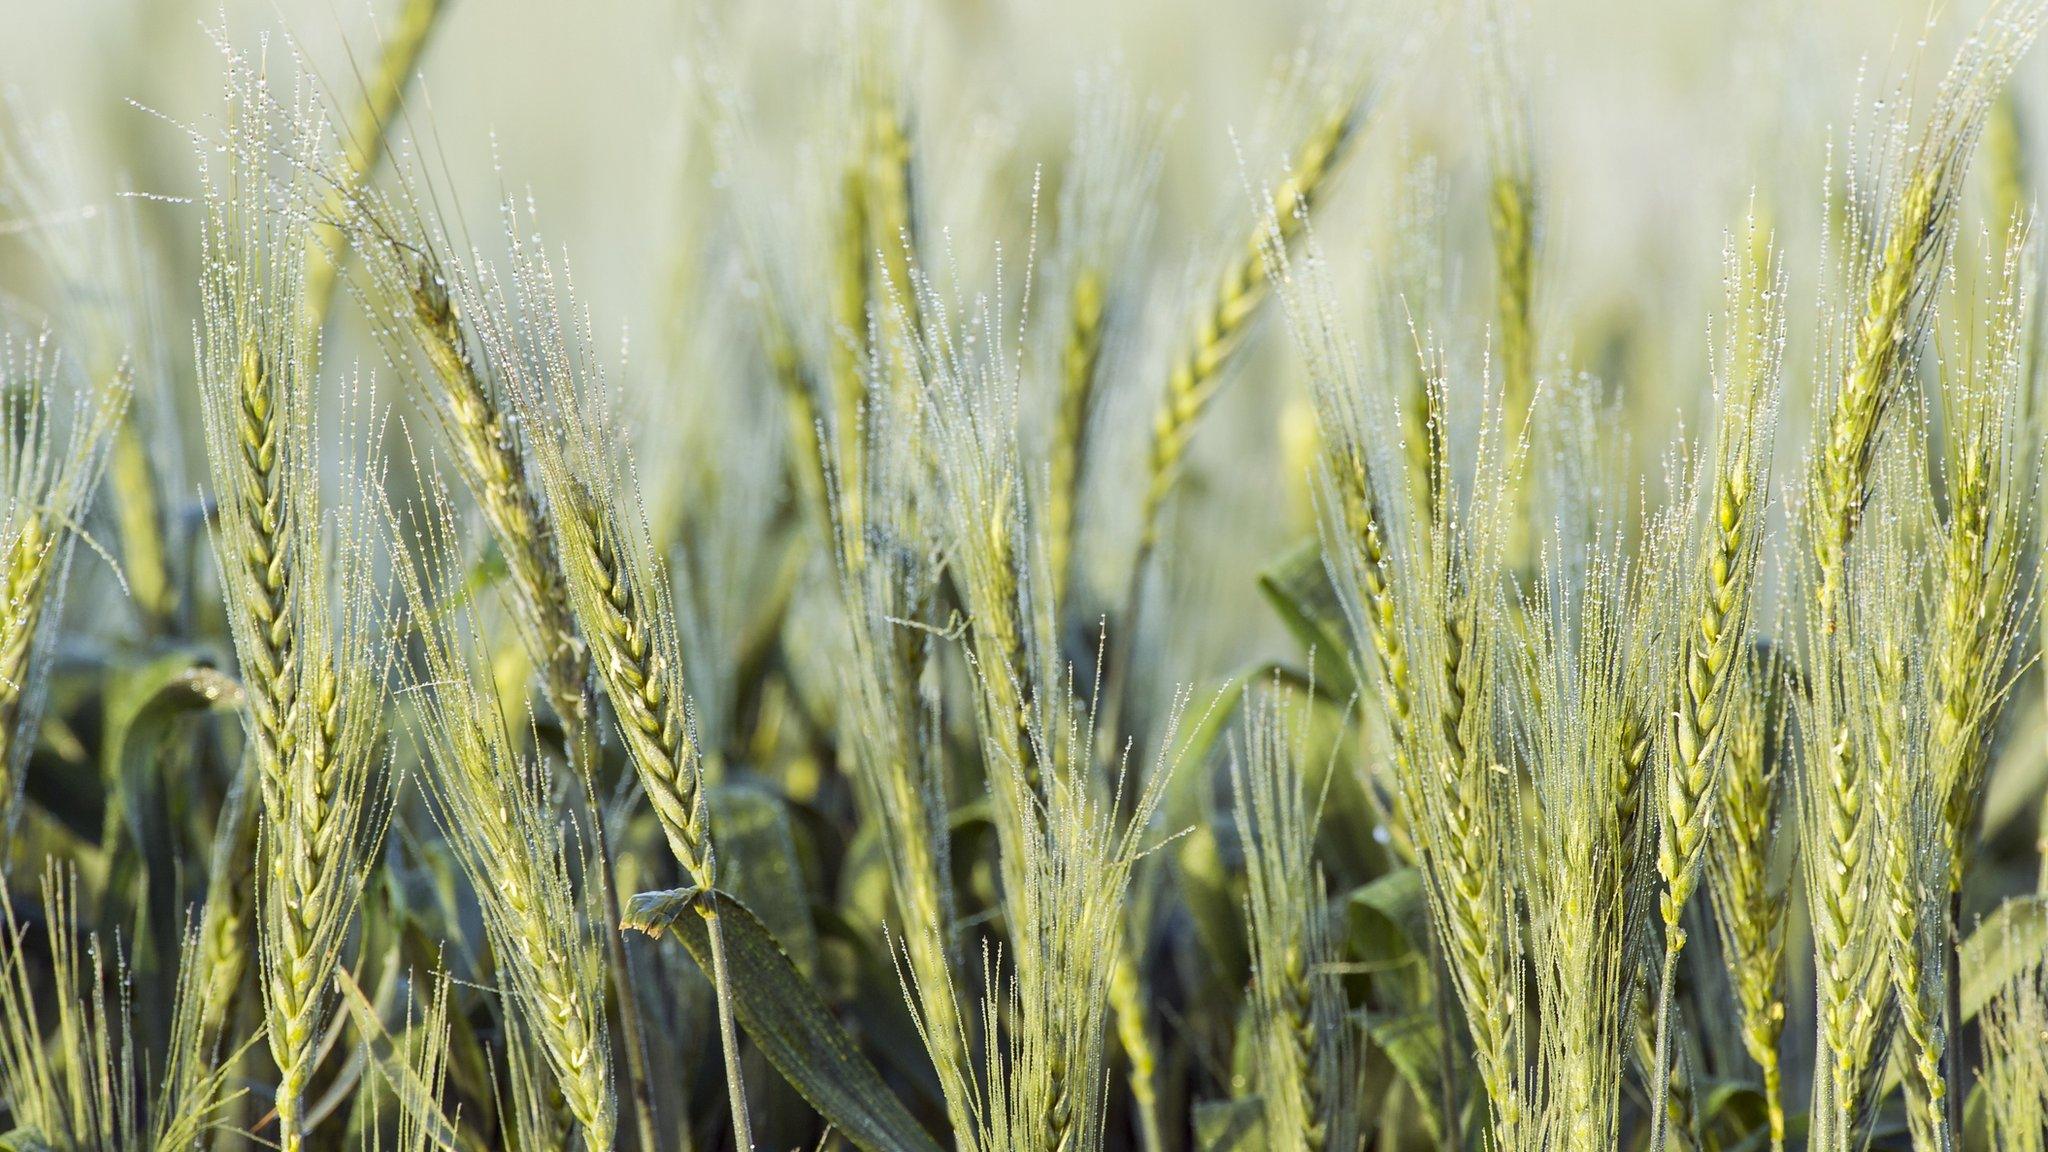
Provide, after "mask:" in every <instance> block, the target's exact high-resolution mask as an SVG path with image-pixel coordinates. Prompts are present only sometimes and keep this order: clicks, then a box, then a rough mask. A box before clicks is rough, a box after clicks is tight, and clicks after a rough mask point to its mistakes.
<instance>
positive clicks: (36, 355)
mask: <svg viewBox="0 0 2048 1152" xmlns="http://www.w3.org/2000/svg"><path fill="white" fill-rule="evenodd" d="M65 368H66V365H65V363H64V361H63V358H62V357H61V356H60V355H59V354H58V352H57V349H56V346H55V344H54V342H53V340H52V339H51V337H50V336H49V334H48V333H43V334H41V335H39V336H36V337H34V338H32V339H28V340H25V341H17V340H16V339H15V338H14V337H13V336H11V335H10V336H8V337H7V338H6V339H5V340H4V342H0V391H4V393H5V398H4V400H0V419H4V422H5V424H6V426H7V427H8V428H10V429H15V430H17V431H15V432H13V433H10V434H9V435H8V436H7V437H6V438H5V440H4V442H0V485H4V491H0V500H4V501H5V504H4V507H0V861H4V860H5V859H6V854H7V852H8V848H9V845H10V844H11V842H12V840H13V828H14V809H15V802H16V798H17V797H18V795H19V794H20V792H21V786H22V778H23V775H24V770H25V769H26V767H27V765H28V757H29V753H30V751H31V750H32V749H33V748H34V745H35V733H36V725H37V724H38V722H39V721H40V718H41V716H40V714H41V711H42V693H43V679H44V672H45V669H46V666H47V664H48V662H49V658H50V654H51V644H52V641H53V639H54V635H55V629H56V625H57V622H58V618H59V617H60V616H61V615H62V614H63V598H64V584H65V577H66V575H67V573H68V572H69V570H70V566H71V551H72V546H73V544H74V543H75V542H76V541H77V539H78V535H79V533H80V531H81V528H80V525H81V524H82V523H83V521H84V520H85V516H86V513H87V511H88V510H89V509H90V508H91V506H92V500H93V496H94V495H95V493H96V491H97V489H98V486H99V479H100V475H101V473H102V472H103V471H104V469H105V466H106V460H107V450H108V446H109V444H110V443H111V441H112V440H113V436H114V432H115V429H116V428H117V427H118V426H119V425H120V423H121V421H122V418H123V416H124V415H125V413H126V412H127V405H128V399H129V395H130V391H131V390H130V387H129V378H128V372H127V368H126V365H122V366H120V367H119V368H118V369H117V370H116V371H115V373H114V375H113V376H112V377H111V378H110V379H109V380H108V381H107V382H106V383H105V385H104V386H103V387H101V388H99V389H89V388H79V389H77V390H76V391H75V392H74V393H73V395H72V397H71V399H70V403H69V404H68V405H66V404H64V402H62V401H60V400H59V399H58V398H57V397H56V396H55V395H53V394H52V389H53V388H54V387H56V386H57V385H58V384H59V382H60V380H61V379H62V378H63V377H64V376H65V375H66V374H67V373H66V371H65ZM67 408H68V411H67ZM4 867H5V864H4V863H0V869H4Z"/></svg>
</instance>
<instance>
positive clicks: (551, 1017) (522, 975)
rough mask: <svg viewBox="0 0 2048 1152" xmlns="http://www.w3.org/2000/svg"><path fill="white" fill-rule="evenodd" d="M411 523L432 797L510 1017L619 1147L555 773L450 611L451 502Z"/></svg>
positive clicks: (587, 1137)
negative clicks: (495, 962)
mask: <svg viewBox="0 0 2048 1152" xmlns="http://www.w3.org/2000/svg"><path fill="white" fill-rule="evenodd" d="M427 491H428V493H429V497H428V498H429V501H430V503H428V504H427V505H426V506H424V507H422V508H420V509H418V510H417V511H416V512H415V514H414V515H413V517H412V518H411V519H412V523H413V525H414V528H415V531H414V533H413V536H414V539H415V540H416V541H417V544H416V545H415V547H416V549H417V553H416V555H415V557H414V558H413V559H412V560H411V561H410V562H402V563H401V564H400V565H399V571H400V576H401V578H402V580H403V581H404V583H405V586H406V595H407V598H408V600H409V602H410V603H411V605H412V608H413V616H414V619H415V620H418V621H419V622H420V626H419V628H418V632H417V635H418V637H419V641H420V650H421V654H422V657H423V668H422V669H420V670H419V672H418V673H417V674H416V675H415V682H414V685H413V688H414V692H415V698H416V700H417V701H418V709H419V722H418V724H417V727H416V733H417V736H418V738H419V740H420V741H421V743H422V744H423V745H424V748H425V751H426V753H427V759H428V760H429V761H430V763H431V765H432V768H433V770H432V772H430V773H429V774H428V776H427V782H428V789H427V791H428V795H429V797H430V798H431V799H432V801H433V803H434V807H435V810H436V814H437V816H438V817H439V818H440V820H441V822H442V825H443V827H444V828H445V829H446V830H447V831H448V834H449V841H450V842H451V843H452V844H453V845H454V848H455V854H456V858H457V859H458V860H459V861H460V862H461V864H462V866H463V870H464V871H465V873H466V874H467V875H468V876H469V879H470V884H471V887H472V888H473V889H474V890H475V891H476V893H477V897H478V901H479V903H480V904H481V906H482V909H483V914H484V920H485V927H486V928H487V930H488V931H489V933H490V937H491V941H492V944H493V948H494V950H495V951H496V953H497V954H498V956H499V957H500V959H501V963H503V964H504V965H505V968H506V969H507V971H506V972H505V974H504V976H503V977H502V978H503V980H504V982H505V984H506V986H507V988H508V991H509V992H510V993H512V1009H513V1011H514V1012H516V1013H518V1014H519V1015H521V1016H523V1017H524V1019H525V1021H526V1026H527V1028H528V1030H529V1031H530V1032H531V1033H532V1035H533V1036H534V1037H535V1038H536V1039H537V1040H538V1042H539V1046H540V1048H541V1050H542V1052H543V1053H544V1054H545V1056H546V1058H547V1063H548V1065H549V1068H550V1069H551V1070H552V1072H553V1073H554V1079H555V1082H556V1084H557V1086H558V1087H559V1089H560V1091H561V1094H562V1098H563V1100H564V1102H565V1103H566V1105H567V1107H568V1110H569V1113H570V1114H571V1115H572V1116H574V1117H575V1120H576V1123H577V1126H578V1127H579V1128H580V1129H581V1132H582V1137H583V1146H584V1147H585V1148H586V1149H589V1150H590V1152H608V1150H609V1149H610V1148H611V1147H612V1144H613V1140H614V1136H615V1126H616V1116H617V1101H616V1100H615V1099H614V1097H613V1094H612V1087H611V1059H610V1048H611V1045H610V1041H609V1039H608V1037H607V1036H606V1032H605V1026H604V1000H605V997H604V977H603V972H604V967H603V964H604V961H603V953H602V951H601V947H600V945H599V942H598V940H597V938H596V936H595V935H594V934H592V933H591V932H590V931H588V930H587V928H586V927H585V918H584V908H583V906H582V905H583V902H582V900H580V899H579V898H578V896H577V894H576V891H575V889H574V887H573V885H572V883H571V880H570V870H571V867H572V865H573V866H577V867H579V868H580V869H581V871H583V872H584V873H585V874H586V875H587V874H589V873H590V871H591V870H592V868H593V866H595V867H602V865H601V864H597V863H596V862H595V861H592V860H580V861H579V860H576V859H575V858H574V857H573V856H572V854H571V853H570V851H569V846H568V844H567V843H566V842H565V840H564V834H563V830H562V828H561V827H560V826H559V825H558V824H557V822H556V821H555V819H554V816H553V812H552V805H551V803H550V800H549V796H548V791H547V779H548V777H547V773H546V772H545V770H544V768H543V766H542V765H541V764H540V763H539V762H538V761H535V760H532V759H530V758H527V757H522V756H521V755H520V754H519V753H518V752H517V751H516V750H515V749H516V745H515V744H514V743H513V741H512V738H511V736H510V734H509V732H508V731H507V728H506V724H505V719H504V717H503V716H502V714H501V713H500V711H499V707H498V703H497V696H496V694H495V690H494V688H493V686H492V685H491V684H490V682H489V680H488V679H487V678H486V677H485V676H484V674H483V672H482V671H481V668H480V664H481V659H480V656H479V655H478V653H480V652H481V651H482V650H483V646H482V643H481V640H480V638H479V637H480V633H479V630H478V626H477V624H476V622H475V620H474V619H473V617H472V616H471V615H470V614H469V612H467V611H465V610H463V609H461V608H457V607H452V606H450V605H448V604H447V603H446V602H445V601H446V599H447V597H448V596H449V590H450V589H451V588H456V589H459V588H460V586H461V585H460V572H461V560H460V557H461V553H460V551H459V550H458V548H457V546H456V541H457V540H458V539H459V537H458V535H457V533H456V530H455V525H454V522H453V520H452V518H451V513H450V512H449V511H448V503H447V498H446V494H445V493H440V492H436V491H435V490H434V488H433V486H432V485H431V484H429V485H428V486H427Z"/></svg>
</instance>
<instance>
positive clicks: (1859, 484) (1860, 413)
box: [1807, 0, 2044, 628]
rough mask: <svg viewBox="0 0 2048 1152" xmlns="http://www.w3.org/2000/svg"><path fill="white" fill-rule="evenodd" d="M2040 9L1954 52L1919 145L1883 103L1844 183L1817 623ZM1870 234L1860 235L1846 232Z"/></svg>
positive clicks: (1815, 541) (1829, 614) (1988, 20)
mask: <svg viewBox="0 0 2048 1152" xmlns="http://www.w3.org/2000/svg"><path fill="white" fill-rule="evenodd" d="M2043 12H2044V9H2043V8H2042V6H2041V5H2039V4H2038V3H2034V2H2032V0H2008V2H2002V3H2000V4H1999V5H1998V6H1997V7H1996V8H1995V9H1993V10H1992V12H1990V13H1989V14H1987V16H1986V17H1985V20H1984V22H1983V24H1981V25H1980V28H1979V31H1978V33H1977V34H1976V35H1974V36H1972V37H1971V38H1970V39H1969V40H1968V41H1967V42H1966V43H1965V44H1964V45H1963V47H1962V48H1961V49H1960V50H1959V51H1958V53H1957V55H1956V59H1955V62H1954V63H1953V64H1952V65H1951V66H1950V68H1949V71H1948V73H1947V75H1946V76H1945V77H1944V78H1943V80H1942V82H1941V88H1940V94H1939V97H1938V100H1937V103H1936V106H1935V109H1934V113H1933V115H1932V116H1931V117H1930V119H1929V121H1928V123H1927V125H1926V127H1925V128H1924V129H1923V130H1922V132H1921V134H1920V136H1919V137H1918V140H1917V143H1915V144H1913V145H1912V146H1911V147H1910V148H1909V147H1908V146H1907V143H1906V141H1907V140H1908V133H1909V132H1910V126H1909V121H1908V116H1909V114H1910V110H1911V102H1910V101H1909V100H1906V99H1904V98H1901V99H1899V100H1896V101H1894V102H1893V104H1894V106H1897V107H1901V108H1903V109H1904V110H1903V111H1900V112H1898V113H1895V114H1894V116H1893V119H1892V121H1891V123H1890V124H1889V126H1888V128H1887V132H1886V138H1885V146H1884V148H1883V155H1882V156H1881V157H1880V161H1879V165H1878V175H1877V176H1876V178H1875V180H1874V186H1871V187H1861V186H1859V183H1858V181H1857V180H1856V178H1855V176H1854V174H1853V172H1852V175H1851V180H1850V188H1849V193H1850V195H1849V203H1850V221H1849V225H1848V228H1849V232H1850V236H1851V237H1852V239H1851V240H1850V242H1849V243H1848V245H1847V259H1846V260H1845V267H1844V268H1843V272H1844V274H1845V275H1844V280H1845V282H1846V283H1848V284H1849V285H1851V286H1852V290H1853V291H1855V292H1857V293H1858V294H1859V296H1858V298H1857V303H1856V306H1855V307H1854V308H1853V309H1852V310H1850V311H1849V312H1848V313H1846V314H1845V315H1844V316H1843V317H1842V318H1841V321H1840V323H1841V325H1842V327H1841V329H1840V331H1839V332H1838V333H1837V334H1836V335H1835V338H1834V343H1833V347H1831V349H1830V350H1829V353H1828V355H1827V356H1826V357H1825V363H1824V366H1823V367H1824V373H1825V376H1826V378H1827V379H1828V380H1829V381H1830V384H1829V387H1827V388H1826V389H1825V390H1824V391H1823V393H1822V412H1821V414H1820V417H1819V419H1818V421H1817V428H1818V429H1819V432H1818V439H1817V442H1816V444H1815V446H1814V448H1813V449H1812V451H1811V453H1810V456H1809V467H1810V468H1811V470H1812V476H1811V479H1810V480H1809V482H1808V485H1807V499H1808V501H1809V503H1810V505H1811V506H1810V508H1809V509H1808V512H1807V515H1808V516H1809V517H1810V525H1811V526H1810V528H1809V532H1810V534H1811V547H1812V549H1813V551H1814V555H1815V559H1816V565H1815V573H1814V578H1813V592H1812V594H1813V596H1814V597H1815V603H1816V607H1817V609H1818V611H1819V612H1820V613H1821V616H1822V621H1823V625H1824V626H1825V627H1827V628H1835V627H1838V626H1839V625H1840V620H1839V616H1840V613H1841V608H1842V605H1841V597H1842V588H1841V584H1842V579H1843V565H1844V564H1845V563H1846V560H1845V554H1846V552H1847V550H1848V547H1849V544H1850V541H1851V538H1852V537H1853V536H1854V535H1855V532H1856V526H1857V522H1858V520H1859V519H1860V517H1861V515H1862V509H1863V505H1864V503H1865V500H1866V497H1867V493H1868V476H1869V472H1870V463H1871V459H1872V458H1873V456H1874V454H1875V453H1876V451H1877V449H1878V445H1879V443H1880V441H1881V440H1882V439H1883V436H1884V433H1885V426H1886V423H1887V414H1888V413H1889V412H1890V411H1891V410H1892V409H1893V408H1894V407H1895V406H1896V403H1897V400H1898V397H1899V395H1900V393H1901V391H1902V390H1903V386H1904V381H1905V378H1906V375H1907V373H1908V372H1909V371H1910V370H1911V369H1912V367H1913V365H1914V363H1915V361H1916V360H1917V359H1918V357H1919V354H1920V349H1921V347H1922V345H1923V343H1924V341H1925V337H1926V334H1927V331H1928V326H1929V323H1930V311H1931V310H1930V300H1931V297H1932V295H1933V291H1934V288H1935V286H1936V285H1937V284H1938V283H1939V282H1940V280H1941V278H1942V276H1943V274H1944V271H1945V269H1946V268H1947V266H1948V263H1949V257H1950V253H1951V251H1952V250H1953V248H1954V245H1955V232H1956V220H1957V213H1958V204H1959V201H1960V199H1961V196H1962V185H1963V180H1964V177H1965V176H1966V175H1967V173H1968V170H1969V164H1970V159H1971V156H1972V154H1973V153H1974V152H1975V150H1976V145H1977V141H1978V138H1979V137H1980V136H1981V135H1982V134H1983V131H1984V122H1985V119H1986V117H1987V116H1988V115H1989V114H1990V111H1991V108H1992V106H1993V104H1994V103H1995V101H1996V100H1997V98H1998V94H1999V92H2000V91H2001V89H2002V88H2003V87H2004V84H2005V81H2006V79H2007V78H2008V77H2009V76H2010V75H2011V74H2012V70H2013V69H2014V68H2015V67H2016V66H2017V65H2018V62H2019V60H2020V58H2021V57H2022V56H2024V55H2025V53H2026V50H2027V49H2028V47H2029V46H2030V45H2031V44H2032V42H2033V39H2034V37H2035V36H2036V35H2037V34H2038V33H2039V31H2040V28H2041V24H2042V21H2043V19H2044V16H2043ZM1857 237H1868V240H1867V241H1863V240H1858V239H1854V238H1857Z"/></svg>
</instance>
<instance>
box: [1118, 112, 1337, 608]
mask: <svg viewBox="0 0 2048 1152" xmlns="http://www.w3.org/2000/svg"><path fill="white" fill-rule="evenodd" d="M1324 100H1325V103H1324V104H1323V105H1322V110H1321V111H1320V112H1319V113H1318V115H1317V118H1316V121H1315V123H1314V126H1313V127H1312V128H1310V129H1309V131H1308V133H1307V135H1306V136H1305V137H1304V138H1303V139H1302V141H1301V143H1300V144H1299V145H1298V146H1297V147H1296V149H1295V152H1294V155H1293V157H1292V159H1291V160H1290V161H1289V163H1288V166H1287V169H1286V171H1285V172H1284V173H1283V174H1282V176H1281V178H1280V181H1279V183H1278V184H1276V185H1273V186H1272V188H1271V199H1270V201H1268V202H1267V203H1266V204H1265V205H1262V215H1261V218H1260V221H1259V225H1258V227H1257V228H1255V229H1254V230H1253V232H1252V235H1251V236H1250V237H1249V238H1248V239H1247V240H1246V241H1245V242H1244V244H1243V245H1242V247H1241V248H1240V249H1239V250H1238V252H1237V254H1236V255H1235V256H1234V257H1232V258H1231V260H1230V262H1229V263H1228V264H1227V265H1226V266H1225V268H1224V271H1223V274H1222V276H1221V277H1220V278H1219V279H1218V281H1217V283H1216V290H1215V292H1214V294H1213V295H1212V296H1210V297H1209V298H1208V299H1207V300H1206V301H1205V302H1203V304H1202V305H1201V307H1200V309H1199V310H1198V311H1197V313H1196V315H1195V317H1194V321H1193V324H1192V326H1191V330H1190V331H1189V333H1188V335H1187V336H1186V338H1185V340H1184V343H1183V344H1182V346H1181V348H1180V350H1179V351H1178V352H1177V353H1175V354H1174V358H1173V360H1172V363H1171V365H1170V366H1169V367H1168V369H1167V373H1166V390H1165V395H1164V396H1163V397H1162V398H1161V401H1160V404H1159V407H1158V409H1157V411H1156V412H1155V413H1154V415H1153V418H1152V436H1151V443H1150V447H1149V448H1148V449H1147V454H1146V464H1145V488H1144V497H1143V499H1142V501H1141V503H1140V505H1139V510H1138V530H1137V554H1136V557H1135V561H1136V566H1137V568H1139V569H1142V568H1143V567H1144V566H1145V564H1146V563H1147V561H1149V559H1150V557H1151V554H1152V552H1153V550H1154V549H1155V548H1156V547H1157V546H1158V542H1159V539H1158V538H1159V517H1160V511H1161V509H1162V508H1164V506H1165V504H1166V497H1167V496H1168V495H1169V494H1170V493H1171V492H1172V490H1173V485H1174V482H1175V480H1176V479H1177V478H1178V477H1179V475H1180V470H1181V464H1182V461H1183V458H1184V457H1185V456H1186V454H1187V449H1188V444H1189V442H1190V441H1191V440H1192V439H1193V437H1194V433H1195V427H1196V425H1197V424H1198V423H1199V422H1200V420H1201V417H1202V413H1203V412H1204V411H1206V410H1207V409H1208V407H1209V404H1210V402H1211V401H1212V400H1214V399H1215V398H1216V392H1217V389H1218V388H1220V387H1221V386H1222V384H1223V381H1224V379H1225V376H1224V368H1225V367H1226V366H1227V364H1228V363H1229V361H1230V359H1231V356H1232V355H1233V354H1234V353H1235V352H1236V351H1237V348H1238V346H1239V345H1240V344H1242V343H1243V342H1244V335H1245V333H1246V332H1247V331H1248V330H1249V329H1250V326H1251V322H1252V320H1253V318H1254V317H1255V316H1256V315H1257V313H1258V310H1259V306H1260V305H1261V304H1262V303H1264V302H1265V299H1266V294H1267V291H1268V284H1267V264H1268V261H1269V259H1270V254H1269V252H1268V249H1269V248H1270V247H1271V246H1272V244H1273V242H1274V241H1275V240H1277V242H1278V244H1279V245H1280V246H1282V247H1285V246H1286V245H1288V244H1290V243H1292V242H1293V241H1294V239H1295V238H1296V237H1297V236H1299V235H1300V234H1301V233H1302V231H1303V230H1304V229H1306V228H1307V226H1308V216H1309V212H1310V210H1311V209H1312V208H1313V207H1314V205H1315V203H1316V200H1317V199H1318V198H1319V197H1320V196H1322V195H1323V194H1324V193H1325V192H1326V191H1327V190H1328V186H1329V183H1330V181H1331V180H1332V178H1333V177H1334V176H1335V175H1336V173H1337V170H1338V168H1339V167H1340V166H1341V164H1342V162H1343V160H1344V157H1345V155H1346V154H1347V152H1348V151H1349V149H1350V145H1351V143H1352V141H1353V140H1354V138H1355V137H1356V136H1357V135H1358V133H1359V131H1360V129H1361V128H1363V127H1364V124H1365V120H1366V116H1367V113H1368V111H1369V110H1370V107H1371V103H1370V99H1369V98H1368V97H1366V96H1361V95H1358V94H1357V93H1355V92H1353V91H1340V92H1339V93H1338V94H1336V95H1334V96H1326V97H1324Z"/></svg>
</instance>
